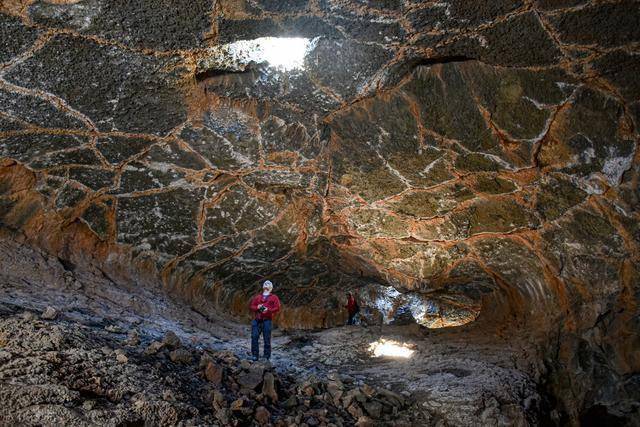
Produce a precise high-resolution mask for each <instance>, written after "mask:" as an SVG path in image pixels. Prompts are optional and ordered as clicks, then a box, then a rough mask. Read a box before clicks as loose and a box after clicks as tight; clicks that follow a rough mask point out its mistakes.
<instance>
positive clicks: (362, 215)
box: [349, 209, 409, 238]
mask: <svg viewBox="0 0 640 427" xmlns="http://www.w3.org/2000/svg"><path fill="white" fill-rule="evenodd" d="M349 221H350V222H351V223H352V224H353V226H354V227H355V228H356V230H357V232H358V233H359V234H360V235H362V236H365V237H375V236H379V237H392V238H403V237H408V236H409V234H408V232H407V224H406V223H405V222H404V221H403V220H402V219H400V218H398V217H397V216H395V215H391V214H390V213H388V212H385V211H382V210H379V209H359V210H357V211H355V212H354V213H353V214H352V215H351V216H350V217H349Z"/></svg>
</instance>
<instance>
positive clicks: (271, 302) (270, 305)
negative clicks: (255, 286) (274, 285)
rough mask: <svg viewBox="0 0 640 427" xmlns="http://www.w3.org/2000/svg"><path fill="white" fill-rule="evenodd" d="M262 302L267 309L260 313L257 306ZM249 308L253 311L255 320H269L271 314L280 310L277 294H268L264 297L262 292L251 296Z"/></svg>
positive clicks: (271, 316)
mask: <svg viewBox="0 0 640 427" xmlns="http://www.w3.org/2000/svg"><path fill="white" fill-rule="evenodd" d="M260 304H262V305H264V306H265V307H267V311H265V312H264V313H260V311H259V310H258V306H259V305H260ZM249 309H250V310H251V311H252V312H253V313H255V316H256V320H267V319H268V320H271V319H272V318H273V315H274V314H276V313H277V312H278V311H279V310H280V300H279V299H278V297H277V296H275V295H273V294H269V295H267V296H266V297H265V296H264V295H262V294H258V295H256V296H255V297H253V298H251V303H250V304H249Z"/></svg>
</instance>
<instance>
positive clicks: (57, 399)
mask: <svg viewBox="0 0 640 427" xmlns="http://www.w3.org/2000/svg"><path fill="white" fill-rule="evenodd" d="M0 247H1V248H2V250H1V251H0V253H1V257H2V262H3V265H7V266H8V267H7V268H6V269H4V270H3V271H2V273H1V274H0V280H1V284H2V286H0V318H1V319H0V348H1V350H0V358H1V360H2V363H0V366H1V368H0V401H2V402H3V405H2V409H1V410H0V424H9V425H14V424H27V425H43V424H44V425H51V424H57V425H60V424H64V425H87V424H94V425H138V424H147V425H174V424H182V425H202V424H213V425H215V424H218V425H258V424H262V425H268V424H272V425H301V426H302V425H310V426H311V425H354V424H356V425H472V424H475V423H476V422H477V421H478V420H482V422H483V423H485V424H495V425H497V424H512V425H527V424H537V423H539V422H540V420H541V418H540V413H541V412H542V409H543V408H544V404H545V399H544V398H543V397H542V396H541V395H540V394H539V393H538V391H537V388H536V387H537V386H536V382H535V379H536V378H539V374H537V373H536V367H535V364H534V363H533V362H527V361H532V360H535V358H534V357H533V356H534V353H533V350H532V349H527V347H526V346H524V345H520V344H517V342H519V341H518V340H516V339H514V338H513V337H511V339H509V340H507V339H506V338H501V337H499V336H492V337H482V336H481V335H479V334H473V333H469V332H465V331H464V330H460V331H458V332H451V330H448V331H444V332H434V331H431V332H424V330H423V329H422V328H418V327H415V326H414V327H404V326H384V327H378V326H375V327H364V326H352V327H339V328H334V329H329V330H319V331H312V332H302V331H293V330H292V331H282V330H276V331H275V334H274V347H275V351H274V355H273V358H272V361H271V363H264V362H259V363H252V362H250V361H249V360H247V359H248V354H247V353H248V339H247V337H248V332H249V331H248V327H247V326H246V324H244V323H241V322H236V321H232V320H226V319H223V318H218V319H213V318H205V317H203V316H201V315H200V314H198V313H197V312H195V311H193V310H191V309H188V308H185V307H182V306H180V305H179V304H176V303H175V302H170V301H169V300H167V299H166V298H165V297H163V296H162V294H161V293H154V292H152V291H150V290H149V289H144V288H142V287H140V288H135V287H134V288H132V289H130V290H126V294H125V290H123V289H121V288H120V287H118V286H116V285H115V284H114V283H108V279H107V278H105V277H104V276H102V277H101V276H100V275H97V274H96V273H95V272H90V271H84V270H81V269H79V268H75V270H73V271H71V270H69V268H70V266H66V267H65V266H64V265H63V264H62V263H60V261H59V260H57V259H55V258H51V257H48V256H47V255H45V254H42V253H40V252H37V251H34V250H33V249H30V248H27V247H25V246H21V245H19V244H16V243H15V242H12V241H8V240H2V245H0ZM65 268H66V269H65ZM27 273H28V274H27ZM107 285H109V286H107ZM71 288H73V289H74V292H69V290H70V289H71ZM381 338H383V339H389V340H396V341H399V342H403V343H406V345H408V346H410V347H411V348H412V349H413V350H414V351H415V353H414V356H413V357H412V358H410V359H397V358H375V357H373V356H372V354H371V353H370V352H369V345H370V344H371V343H372V342H375V341H377V340H379V339H381ZM527 352H531V353H527ZM527 363H529V365H527Z"/></svg>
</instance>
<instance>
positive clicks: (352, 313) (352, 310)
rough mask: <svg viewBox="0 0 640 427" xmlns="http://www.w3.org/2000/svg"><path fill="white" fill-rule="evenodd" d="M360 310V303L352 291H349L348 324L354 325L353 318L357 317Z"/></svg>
mask: <svg viewBox="0 0 640 427" xmlns="http://www.w3.org/2000/svg"><path fill="white" fill-rule="evenodd" d="M359 311H360V307H358V303H357V302H356V299H355V298H354V297H353V294H352V293H351V292H347V312H348V313H349V320H348V321H347V325H353V320H354V319H355V317H356V314H358V312H359Z"/></svg>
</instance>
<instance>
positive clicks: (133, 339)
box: [124, 329, 140, 346]
mask: <svg viewBox="0 0 640 427" xmlns="http://www.w3.org/2000/svg"><path fill="white" fill-rule="evenodd" d="M124 343H125V344H126V345H130V346H136V345H138V344H140V334H138V331H137V330H136V329H132V330H130V331H129V333H128V334H127V339H126V340H125V342H124Z"/></svg>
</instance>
